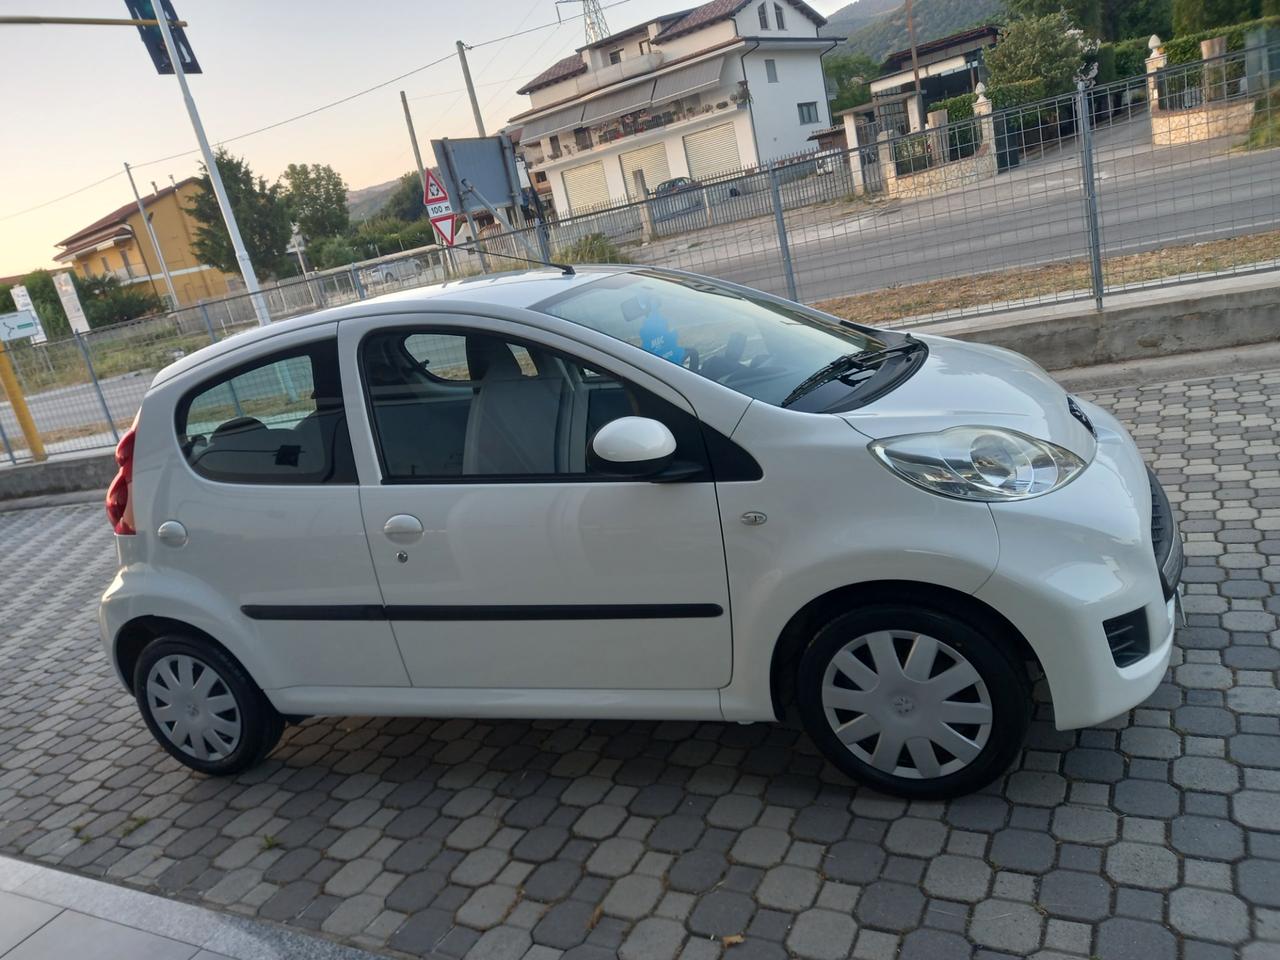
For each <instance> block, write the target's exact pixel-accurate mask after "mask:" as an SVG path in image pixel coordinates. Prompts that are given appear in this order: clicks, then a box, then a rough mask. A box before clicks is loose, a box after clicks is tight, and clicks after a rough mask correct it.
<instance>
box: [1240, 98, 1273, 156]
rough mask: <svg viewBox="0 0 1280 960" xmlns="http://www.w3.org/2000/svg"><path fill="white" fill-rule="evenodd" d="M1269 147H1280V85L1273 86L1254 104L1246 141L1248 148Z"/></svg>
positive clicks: (1246, 147)
mask: <svg viewBox="0 0 1280 960" xmlns="http://www.w3.org/2000/svg"><path fill="white" fill-rule="evenodd" d="M1268 147H1280V87H1272V88H1271V89H1270V90H1268V91H1267V95H1266V96H1265V97H1260V98H1259V99H1258V101H1257V102H1256V103H1255V104H1254V105H1253V119H1252V120H1251V121H1250V122H1249V138H1248V139H1247V140H1245V142H1244V148H1245V149H1246V150H1264V149H1266V148H1268Z"/></svg>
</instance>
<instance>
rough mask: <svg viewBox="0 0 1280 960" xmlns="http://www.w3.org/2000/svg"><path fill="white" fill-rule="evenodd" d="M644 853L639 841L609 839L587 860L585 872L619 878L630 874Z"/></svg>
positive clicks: (619, 838) (620, 838)
mask: <svg viewBox="0 0 1280 960" xmlns="http://www.w3.org/2000/svg"><path fill="white" fill-rule="evenodd" d="M643 853H644V844H642V843H641V842H640V841H639V840H628V839H626V838H624V837H610V838H609V839H608V840H606V841H604V843H602V844H600V846H598V847H596V850H595V853H593V854H591V856H590V857H588V858H587V870H588V871H590V872H591V873H598V874H601V875H603V876H606V877H621V876H625V875H626V874H628V873H630V872H631V868H632V867H634V866H635V865H636V864H637V863H638V862H639V861H640V857H641V855H642V854H643Z"/></svg>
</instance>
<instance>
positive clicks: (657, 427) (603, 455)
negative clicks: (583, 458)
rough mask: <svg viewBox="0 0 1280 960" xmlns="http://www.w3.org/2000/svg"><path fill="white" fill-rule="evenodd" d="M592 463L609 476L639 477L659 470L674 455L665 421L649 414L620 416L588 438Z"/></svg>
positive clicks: (672, 438) (667, 464)
mask: <svg viewBox="0 0 1280 960" xmlns="http://www.w3.org/2000/svg"><path fill="white" fill-rule="evenodd" d="M590 453H591V456H590V460H591V466H592V468H593V469H594V470H596V471H598V472H600V473H603V474H606V475H607V476H611V477H631V478H634V479H642V478H644V477H652V476H654V475H655V474H658V473H661V472H662V471H663V470H664V469H666V467H668V466H669V465H670V464H671V461H672V459H673V458H674V457H675V455H676V438H675V437H673V436H672V435H671V431H670V430H668V429H667V426H666V424H664V423H660V422H659V421H657V420H650V419H649V418H648V417H619V418H618V419H617V420H611V421H609V422H608V423H606V424H605V425H604V426H603V427H601V428H600V429H599V430H597V431H596V435H595V436H594V437H592V438H591V448H590Z"/></svg>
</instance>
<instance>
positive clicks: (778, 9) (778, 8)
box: [773, 3, 787, 30]
mask: <svg viewBox="0 0 1280 960" xmlns="http://www.w3.org/2000/svg"><path fill="white" fill-rule="evenodd" d="M773 18H774V19H775V20H777V21H778V29H779V30H785V29H787V24H786V21H784V20H783V19H782V4H780V3H775V4H774V5H773Z"/></svg>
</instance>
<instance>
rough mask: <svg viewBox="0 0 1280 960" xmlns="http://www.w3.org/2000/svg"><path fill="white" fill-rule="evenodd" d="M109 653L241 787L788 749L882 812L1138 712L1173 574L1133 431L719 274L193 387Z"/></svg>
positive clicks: (194, 366) (160, 441) (287, 332)
mask: <svg viewBox="0 0 1280 960" xmlns="http://www.w3.org/2000/svg"><path fill="white" fill-rule="evenodd" d="M117 458H118V460H119V462H120V473H119V476H118V477H117V479H116V481H115V482H114V483H113V485H112V487H111V490H110V492H109V494H108V498H107V512H108V515H109V517H110V519H111V522H112V524H113V525H114V528H115V532H116V534H117V536H116V544H117V548H118V551H119V561H120V569H119V572H118V573H117V575H116V577H115V579H114V580H113V581H112V583H111V585H110V586H109V587H108V588H107V591H106V593H105V594H104V595H103V598H102V605H101V614H100V619H101V627H102V637H103V642H104V644H105V646H106V651H107V654H108V656H109V658H110V661H111V663H112V664H114V666H115V668H116V670H117V672H118V674H119V677H120V679H121V681H123V683H124V684H125V685H126V686H127V687H128V688H129V689H130V690H131V691H132V692H133V693H134V695H135V696H136V698H137V701H138V706H139V708H140V709H141V712H142V716H143V718H144V719H145V721H146V723H147V725H148V727H150V729H151V731H152V733H153V734H155V737H156V739H157V740H158V741H159V742H160V744H161V745H162V746H163V747H164V748H165V749H166V750H168V751H169V752H170V753H171V754H173V756H175V757H177V758H178V759H179V760H181V761H182V762H183V763H185V764H187V765H188V766H190V767H193V768H194V769H196V770H201V771H204V772H207V773H212V774H221V773H232V772H236V771H240V770H244V769H245V768H247V767H250V766H252V765H253V764H255V763H257V762H258V761H260V760H261V759H262V758H263V757H264V756H265V755H266V754H267V753H268V752H269V751H270V750H271V749H272V747H273V746H274V745H275V744H276V742H277V739H278V738H279V736H280V734H281V730H282V727H283V726H284V724H285V723H286V722H287V721H290V720H295V719H297V718H302V717H307V716H312V715H317V714H356V715H415V716H467V717H561V718H568V717H588V718H590V717H616V718H655V719H683V720H716V721H720V720H724V721H737V722H743V723H749V722H757V721H774V720H776V719H778V718H780V717H782V716H783V715H784V713H786V712H787V711H789V710H791V709H793V708H794V709H795V710H796V711H798V713H799V716H800V717H801V718H802V720H803V723H804V725H805V728H806V730H807V731H808V733H809V734H810V736H811V737H812V738H813V739H814V740H815V741H816V743H817V744H818V746H819V747H820V748H821V749H822V751H823V753H824V754H825V755H826V756H827V757H828V758H829V759H830V760H831V762H832V763H833V764H835V765H836V766H837V767H839V768H840V769H841V770H843V771H844V772H845V773H847V774H849V775H850V776H852V777H854V778H856V779H858V780H861V781H863V782H866V783H869V784H872V785H874V786H875V787H876V788H878V789H880V790H884V791H888V792H891V793H897V794H901V795H904V796H911V797H945V796H952V795H955V794H959V793H963V792H966V791H970V790H974V789H976V788H978V787H981V786H982V785H984V784H986V783H987V782H989V781H990V780H992V779H993V778H994V777H996V776H998V775H999V774H1001V773H1002V772H1003V771H1004V770H1005V769H1006V768H1007V767H1008V766H1009V764H1010V763H1011V762H1012V761H1013V760H1014V759H1015V758H1016V756H1017V754H1018V751H1019V748H1020V746H1021V744H1022V742H1023V738H1024V734H1025V732H1026V730H1027V725H1028V722H1029V718H1030V715H1031V710H1032V698H1031V683H1030V676H1031V674H1029V672H1028V671H1029V669H1031V670H1036V669H1037V668H1038V669H1039V670H1041V671H1043V673H1044V675H1045V677H1046V678H1047V681H1048V688H1049V691H1050V694H1051V696H1052V699H1053V707H1054V719H1055V721H1056V723H1057V725H1058V726H1059V727H1060V728H1064V729H1066V728H1074V727H1082V726H1087V725H1089V724H1095V723H1099V722H1101V721H1104V720H1108V719H1110V718H1112V717H1115V716H1116V715H1118V714H1122V713H1124V712H1125V711H1127V710H1129V709H1130V708H1132V707H1133V706H1135V705H1136V704H1138V703H1140V702H1142V701H1143V700H1144V699H1145V698H1146V697H1147V696H1148V695H1149V694H1150V693H1151V692H1152V691H1153V690H1154V689H1155V687H1156V685H1157V684H1158V683H1159V682H1160V680H1161V679H1162V677H1163V676H1164V673H1165V669H1166V665H1167V664H1168V662H1169V655H1170V649H1171V645H1172V640H1173V629H1174V614H1175V605H1176V600H1177V589H1178V581H1179V578H1180V574H1181V567H1182V551H1181V541H1180V539H1179V535H1178V531H1177V529H1176V527H1175V526H1174V522H1173V517H1172V514H1171V512H1170V509H1169V503H1168V500H1167V499H1166V497H1165V495H1164V493H1163V492H1162V491H1161V489H1160V486H1159V484H1158V483H1157V482H1156V481H1155V478H1154V477H1153V476H1152V475H1151V474H1150V473H1149V472H1148V470H1147V469H1146V468H1145V467H1144V465H1143V462H1142V459H1141V457H1140V456H1139V453H1138V450H1137V448H1136V447H1135V446H1134V443H1133V441H1132V440H1131V439H1130V438H1129V436H1128V435H1127V434H1126V433H1125V431H1124V429H1123V428H1122V427H1121V426H1120V424H1119V423H1117V422H1116V420H1115V419H1114V418H1112V416H1111V415H1110V414H1108V413H1106V412H1105V411H1103V410H1101V409H1099V408H1097V407H1095V406H1092V405H1090V404H1088V403H1085V402H1084V401H1080V400H1075V399H1073V398H1071V397H1069V396H1068V395H1067V394H1066V393H1064V392H1063V390H1062V388H1061V387H1059V386H1058V385H1057V384H1056V383H1054V381H1053V380H1051V379H1050V378H1049V377H1048V375H1047V374H1045V373H1044V371H1042V370H1041V369H1040V368H1039V367H1037V366H1036V365H1035V364H1033V363H1031V362H1030V361H1028V360H1026V359H1025V358H1023V357H1020V356H1018V355H1016V354H1013V353H1010V352H1008V351H1005V350H1000V349H995V348H991V347H986V346H978V345H973V344H968V343H962V342H958V341H953V340H947V339H943V338H938V337H928V336H920V337H914V336H908V335H904V334H902V333H897V332H893V331H889V330H877V329H871V328H868V327H863V326H859V325H856V324H853V323H849V322H847V321H842V320H838V319H836V318H834V317H831V316H828V315H826V314H822V313H819V312H817V311H815V310H812V309H810V308H808V307H803V306H800V305H798V304H795V303H791V302H789V301H786V300H782V299H779V298H777V297H772V296H768V295H766V294H763V293H759V292H756V291H753V290H750V289H747V288H744V287H739V286H734V285H732V284H728V283H723V282H721V281H718V280H711V279H707V278H705V277H699V276H695V275H692V274H683V273H674V272H667V271H659V270H652V269H647V268H646V269H641V268H627V267H579V268H577V269H576V270H575V269H573V268H563V270H560V269H539V270H533V271H529V272H525V273H519V274H508V275H502V276H494V277H485V278H477V279H472V280H464V281H460V282H454V283H447V284H444V285H441V286H436V287H432V288H429V289H422V290H416V291H412V292H410V293H404V294H397V295H392V296H387V297H383V298H379V299H374V300H367V301H364V302H361V303H357V304H352V305H350V306H347V307H341V308H338V309H334V310H328V311H324V312H321V313H317V314H314V315H312V316H307V317H301V318H297V319H293V320H288V321H284V322H281V323H276V324H272V325H271V326H269V327H265V328H262V329H257V330H254V331H252V332H250V333H245V334H240V335H237V336H235V337H232V338H230V339H227V340H224V341H222V342H221V343H218V344H216V345H214V346H210V347H206V348H205V349H203V350H200V351H198V352H196V353H193V354H192V355H190V356H187V357H184V358H183V359H181V360H179V361H178V362H177V363H174V364H172V365H171V366H169V367H167V368H166V369H164V370H162V371H161V372H160V374H159V375H158V376H157V377H156V379H155V382H154V383H153V384H152V386H151V388H150V390H149V391H148V393H147V395H146V398H145V400H144V402H143V404H142V408H141V410H140V411H139V413H138V417H137V420H136V421H135V424H134V428H133V429H132V430H130V431H129V433H128V434H127V436H126V437H125V438H124V439H123V440H122V441H121V443H120V448H119V450H118V452H117Z"/></svg>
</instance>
